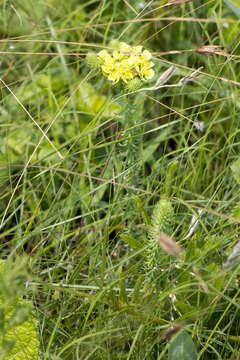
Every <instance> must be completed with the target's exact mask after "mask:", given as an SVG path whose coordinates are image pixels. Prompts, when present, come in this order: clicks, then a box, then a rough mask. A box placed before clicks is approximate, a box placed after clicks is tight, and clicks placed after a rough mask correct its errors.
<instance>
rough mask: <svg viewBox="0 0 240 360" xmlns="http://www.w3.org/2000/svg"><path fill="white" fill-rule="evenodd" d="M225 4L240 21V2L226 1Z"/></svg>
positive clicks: (239, 0)
mask: <svg viewBox="0 0 240 360" xmlns="http://www.w3.org/2000/svg"><path fill="white" fill-rule="evenodd" d="M224 2H225V4H226V5H227V6H228V7H229V9H231V10H232V11H233V12H234V14H235V15H236V16H237V17H238V18H239V19H240V0H224Z"/></svg>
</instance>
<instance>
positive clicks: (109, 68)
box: [98, 42, 154, 83]
mask: <svg viewBox="0 0 240 360" xmlns="http://www.w3.org/2000/svg"><path fill="white" fill-rule="evenodd" d="M98 57H99V59H100V63H101V69H102V72H103V74H104V76H106V77H107V78H108V80H111V81H114V82H115V83H117V82H118V81H119V80H123V81H124V82H125V83H127V82H128V81H129V80H132V79H133V78H135V77H138V78H140V79H141V80H143V81H145V80H149V79H151V78H152V77H153V76H154V70H153V69H152V67H153V65H154V63H153V62H152V61H150V59H151V58H152V54H151V53H150V52H149V51H148V50H144V51H142V46H133V47H131V46H129V45H128V44H126V43H125V42H120V44H119V48H118V49H116V50H114V51H113V52H112V54H109V53H108V52H107V51H106V50H102V51H100V52H99V53H98Z"/></svg>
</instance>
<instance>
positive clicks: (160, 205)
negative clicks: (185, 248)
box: [146, 199, 174, 271]
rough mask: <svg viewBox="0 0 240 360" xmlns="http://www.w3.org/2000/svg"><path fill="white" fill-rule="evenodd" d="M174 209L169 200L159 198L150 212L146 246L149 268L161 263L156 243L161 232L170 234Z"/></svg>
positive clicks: (159, 251)
mask: <svg viewBox="0 0 240 360" xmlns="http://www.w3.org/2000/svg"><path fill="white" fill-rule="evenodd" d="M173 221H174V210H173V207H172V204H171V202H170V201H169V200H166V199H161V200H159V201H158V202H157V204H156V205H155V207H154V209H153V213H152V224H151V225H152V227H151V231H150V236H149V241H148V248H147V252H146V254H147V259H146V260H147V267H148V269H150V270H153V271H154V270H155V269H158V267H159V266H160V265H161V258H162V249H161V248H160V246H159V243H158V237H159V235H160V234H161V233H164V234H166V235H168V236H171V235H172V225H173Z"/></svg>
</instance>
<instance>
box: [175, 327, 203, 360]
mask: <svg viewBox="0 0 240 360" xmlns="http://www.w3.org/2000/svg"><path fill="white" fill-rule="evenodd" d="M197 356H198V354H197V350H196V347H195V345H194V343H193V341H192V338H191V336H190V335H188V333H187V332H185V331H181V332H180V333H179V334H178V335H177V336H176V337H175V338H174V339H173V341H172V342H171V344H170V346H169V349H168V360H180V359H181V360H197Z"/></svg>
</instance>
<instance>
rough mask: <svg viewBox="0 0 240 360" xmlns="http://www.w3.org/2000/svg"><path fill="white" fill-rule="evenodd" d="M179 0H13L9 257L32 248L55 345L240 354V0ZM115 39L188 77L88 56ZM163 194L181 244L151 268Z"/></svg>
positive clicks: (6, 125) (89, 352) (85, 355)
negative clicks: (123, 73)
mask: <svg viewBox="0 0 240 360" xmlns="http://www.w3.org/2000/svg"><path fill="white" fill-rule="evenodd" d="M175 3H176V4H174V2H173V4H171V5H169V4H168V6H167V1H157V0H151V1H137V0H134V1H125V0H124V1H122V0H113V1H105V0H101V1H99V0H90V1H87V0H86V1H81V2H79V1H76V0H69V1H59V0H58V1H56V0H50V1H47V0H42V1H34V0H22V1H21V2H13V3H11V2H10V1H7V0H3V1H2V3H1V5H0V9H1V23H0V31H1V40H0V45H1V49H0V53H1V74H0V80H1V104H0V126H1V128H0V131H1V136H0V191H1V193H0V199H1V200H0V211H1V234H0V247H1V258H3V259H7V258H9V259H11V258H16V257H22V256H23V255H24V256H27V257H28V277H29V286H30V288H31V290H32V294H33V295H32V296H33V300H34V303H35V309H36V317H37V319H38V323H39V336H40V340H41V349H40V353H41V357H42V359H64V360H65V359H69V360H70V359H84V360H85V359H166V358H167V357H168V358H169V360H173V359H175V358H174V354H173V353H174V351H172V350H174V349H173V347H175V348H176V349H177V346H178V344H177V339H178V341H182V344H183V345H184V344H185V345H186V344H187V343H185V342H184V341H188V342H189V341H191V342H192V343H191V346H192V347H193V349H194V351H195V352H196V353H197V358H198V359H203V360H208V359H214V360H215V359H223V360H225V359H231V360H235V359H239V350H240V347H239V344H240V342H239V340H240V334H239V325H240V318H239V297H240V294H239V277H238V271H239V261H238V259H235V261H234V262H233V264H231V266H229V267H227V268H224V269H223V264H224V263H225V262H226V260H227V258H228V256H229V255H230V254H231V252H232V251H233V249H234V246H235V244H236V243H237V242H238V230H239V222H240V215H239V214H240V212H239V208H240V202H239V201H240V200H239V183H240V181H239V179H240V177H239V171H240V170H239V163H238V162H237V160H238V159H239V151H240V142H239V130H238V129H239V113H240V105H239V104H240V100H239V99H240V98H239V95H240V90H239V89H240V88H239V86H240V73H239V58H240V48H239V17H240V15H239V11H240V10H239V9H240V8H239V5H238V4H237V2H236V1H233V0H231V1H230V0H229V1H221V0H215V1H213V0H211V1H205V2H202V1H198V0H195V1H188V2H187V1H176V2H175ZM114 39H115V40H119V41H125V42H127V43H128V44H130V45H132V46H136V45H142V46H143V47H144V49H148V50H149V51H151V53H152V54H153V61H154V63H155V66H154V70H155V77H154V78H153V79H152V80H151V81H149V82H147V83H146V84H144V85H143V87H154V85H155V84H156V81H157V79H158V78H159V77H160V76H161V75H162V74H163V73H164V72H165V71H166V70H168V69H169V68H170V66H174V70H175V71H174V72H173V74H172V76H171V78H170V77H169V79H167V81H166V83H165V84H168V85H173V84H179V81H180V80H181V79H185V80H184V81H182V86H177V87H164V88H160V89H157V90H151V91H147V90H143V91H136V92H131V93H128V92H127V91H126V90H125V89H124V88H123V87H121V86H120V85H119V84H117V85H114V84H113V83H112V82H110V81H108V80H107V79H106V77H104V76H103V74H102V73H101V71H96V70H95V69H91V68H89V66H88V64H87V63H86V61H85V57H86V55H87V54H89V52H91V53H95V54H97V53H98V52H99V51H100V50H102V49H109V44H110V42H111V41H112V40H114ZM109 51H110V50H109ZM196 70H198V71H197V72H196ZM160 199H165V200H166V201H168V202H170V203H171V206H172V209H173V212H174V216H173V217H172V224H171V228H172V231H171V233H169V234H168V236H169V237H170V238H171V241H173V242H176V243H177V244H178V245H180V246H181V249H182V253H181V256H180V257H174V256H172V255H170V254H169V253H168V252H167V251H165V250H164V249H162V248H161V244H160V245H159V247H157V252H158V261H159V264H155V266H154V268H150V267H148V266H147V265H146V264H147V259H146V257H147V256H146V254H148V252H149V246H150V245H149V244H150V240H149V236H150V234H151V233H152V225H153V220H152V214H153V213H154V209H155V206H156V204H157V203H158V201H159V200H160ZM194 222H195V226H194ZM196 225H197V226H196ZM193 226H194V228H193ZM160 231H162V229H161V228H160V229H159V232H160ZM156 241H157V239H156ZM153 274H154V280H153V276H152V275H153ZM179 324H180V325H179ZM174 327H175V328H174ZM174 329H176V335H174V336H172V335H171V336H169V335H166V334H169V330H173V332H174ZM177 330H180V331H182V333H183V334H185V337H184V336H182V338H180V337H179V336H180V335H179V334H180V332H177ZM187 335H188V336H187ZM186 336H187V337H186ZM179 339H180V340H179ZM186 339H187V340H186ZM185 348H186V354H185V355H182V356H188V355H189V354H187V345H186V346H185ZM194 354H195V353H194ZM190 356H191V354H190ZM192 356H195V355H192ZM185 358H186V359H187V357H185ZM185 358H184V359H185ZM192 359H193V357H192Z"/></svg>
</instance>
